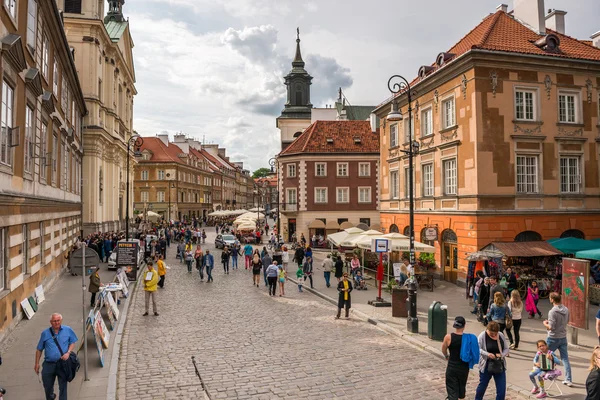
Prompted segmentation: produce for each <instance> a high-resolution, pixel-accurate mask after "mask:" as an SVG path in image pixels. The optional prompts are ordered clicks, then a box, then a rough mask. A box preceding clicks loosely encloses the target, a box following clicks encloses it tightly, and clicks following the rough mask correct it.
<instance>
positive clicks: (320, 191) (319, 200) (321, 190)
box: [315, 187, 328, 204]
mask: <svg viewBox="0 0 600 400" xmlns="http://www.w3.org/2000/svg"><path fill="white" fill-rule="evenodd" d="M321 195H322V196H321ZM327 199H328V193H327V188H326V187H316V188H315V204H327Z"/></svg>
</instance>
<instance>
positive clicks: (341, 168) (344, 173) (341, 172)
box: [336, 162, 349, 178]
mask: <svg viewBox="0 0 600 400" xmlns="http://www.w3.org/2000/svg"><path fill="white" fill-rule="evenodd" d="M336 171H337V174H336V176H338V177H342V178H346V177H348V176H349V166H348V163H347V162H339V163H336Z"/></svg>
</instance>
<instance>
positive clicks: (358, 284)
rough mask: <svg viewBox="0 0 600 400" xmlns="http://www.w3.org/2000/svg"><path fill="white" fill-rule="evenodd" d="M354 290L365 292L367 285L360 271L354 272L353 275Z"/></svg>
mask: <svg viewBox="0 0 600 400" xmlns="http://www.w3.org/2000/svg"><path fill="white" fill-rule="evenodd" d="M354 289H356V290H367V283H366V282H365V278H364V277H363V276H362V272H361V271H356V274H354Z"/></svg>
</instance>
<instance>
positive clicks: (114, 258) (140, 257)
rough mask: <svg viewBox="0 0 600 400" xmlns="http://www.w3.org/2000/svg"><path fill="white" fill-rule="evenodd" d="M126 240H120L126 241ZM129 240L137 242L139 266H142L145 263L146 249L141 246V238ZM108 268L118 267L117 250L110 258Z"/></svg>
mask: <svg viewBox="0 0 600 400" xmlns="http://www.w3.org/2000/svg"><path fill="white" fill-rule="evenodd" d="M125 241H126V240H119V242H125ZM127 242H137V245H138V268H142V266H143V264H144V249H142V248H141V246H140V240H139V239H129V240H127ZM108 269H117V250H116V249H115V251H113V252H112V253H111V254H110V257H109V258H108Z"/></svg>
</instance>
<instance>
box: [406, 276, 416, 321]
mask: <svg viewBox="0 0 600 400" xmlns="http://www.w3.org/2000/svg"><path fill="white" fill-rule="evenodd" d="M406 305H407V308H408V318H407V320H406V329H407V330H408V331H409V332H410V333H419V318H418V317H417V281H416V280H415V279H414V278H411V279H410V280H409V281H408V298H407V299H406Z"/></svg>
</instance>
